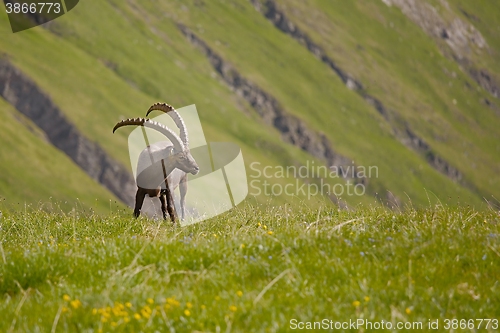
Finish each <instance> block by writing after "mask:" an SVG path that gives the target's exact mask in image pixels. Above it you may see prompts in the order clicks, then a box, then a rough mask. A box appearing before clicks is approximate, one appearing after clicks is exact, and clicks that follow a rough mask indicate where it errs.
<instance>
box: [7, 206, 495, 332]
mask: <svg viewBox="0 0 500 333" xmlns="http://www.w3.org/2000/svg"><path fill="white" fill-rule="evenodd" d="M128 213H129V212H128V211H127V212H124V211H123V210H120V209H115V208H113V207H111V211H110V212H109V213H108V214H106V215H102V216H100V215H96V214H95V213H92V212H91V211H84V210H81V211H78V210H74V211H73V212H72V213H66V214H65V213H62V212H57V211H55V210H54V211H53V212H46V211H43V210H40V209H38V208H33V207H27V208H26V209H25V211H23V212H17V213H9V212H5V211H4V213H3V215H2V217H1V219H0V245H1V247H0V255H1V257H0V294H1V295H2V301H1V302H0V318H2V320H1V321H0V331H2V332H169V331H170V332H287V331H291V330H293V329H292V328H293V327H292V326H291V325H292V320H294V319H295V320H296V322H293V323H297V322H308V321H309V322H312V321H321V320H323V319H325V318H326V319H329V320H333V321H336V322H337V321H338V322H345V321H349V320H354V321H355V320H358V319H365V320H369V321H372V322H380V321H382V320H384V321H385V322H387V321H389V322H391V323H393V324H394V325H396V324H397V323H398V322H399V323H416V322H421V323H423V325H424V326H423V330H420V331H428V330H429V329H428V328H427V326H425V325H427V324H428V321H429V320H434V321H435V320H439V325H440V327H441V328H440V329H439V330H438V331H449V330H445V329H444V323H445V322H444V320H445V319H454V318H455V319H458V320H461V319H479V318H483V319H487V318H490V319H493V318H496V319H498V318H499V314H500V308H499V304H500V292H499V288H500V286H499V283H498V280H499V277H500V272H499V270H498V267H499V265H500V213H499V212H498V211H495V210H493V209H490V210H487V211H476V210H474V209H473V208H471V207H469V206H466V205H463V206H462V207H459V208H450V207H448V206H447V205H436V206H432V207H428V208H421V209H414V208H412V207H406V208H405V209H404V210H403V211H401V212H396V211H391V210H388V209H386V208H382V207H380V206H378V207H375V206H373V207H369V206H364V207H358V209H357V210H353V211H346V210H338V209H337V208H334V207H332V206H331V205H330V206H328V205H324V206H322V207H320V208H319V209H310V208H308V207H307V206H306V204H305V203H304V202H302V203H301V202H297V203H295V205H289V204H287V205H282V206H271V205H269V206H261V205H259V204H250V203H249V200H247V201H246V202H245V203H244V204H242V205H240V206H239V207H238V208H236V209H233V210H232V211H230V212H228V213H226V214H224V215H221V216H219V217H216V218H214V219H211V220H208V221H205V222H202V223H198V224H195V225H191V226H187V227H176V226H172V225H170V223H165V222H163V221H157V220H151V219H145V218H140V219H137V220H136V219H133V218H131V217H130V216H129V214H128ZM484 328H485V324H484V323H483V328H482V329H481V330H479V331H481V332H483V331H484V332H494V331H496V330H495V329H493V326H492V324H491V325H490V326H489V329H486V330H485V329H484ZM344 331H352V332H354V331H364V330H363V329H362V328H358V329H352V328H347V329H345V330H344ZM366 331H370V329H368V330H366ZM386 331H391V330H386ZM392 331H397V330H392ZM455 331H456V332H458V331H464V332H465V331H472V330H470V329H466V330H455Z"/></svg>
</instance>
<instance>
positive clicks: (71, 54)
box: [0, 0, 500, 212]
mask: <svg viewBox="0 0 500 333" xmlns="http://www.w3.org/2000/svg"><path fill="white" fill-rule="evenodd" d="M24 19H25V20H27V21H30V20H31V21H33V20H35V21H36V20H37V17H36V15H27V16H26V17H25V18H24ZM499 60H500V2H497V1H487V0H483V1H474V2H472V1H468V0H418V1H417V0H370V1H368V0H364V1H361V0H353V1H343V0H328V1H326V0H323V1H321V0H307V1H302V0H301V1H299V0H297V1H296V0H289V1H284V0H272V1H265V0H262V1H260V0H238V1H223V0H214V1H204V0H195V1H139V0H128V1H121V0H109V1H90V0H87V1H80V2H79V4H78V5H77V6H76V7H74V8H73V9H72V10H71V11H70V12H68V13H67V14H65V15H63V16H61V17H59V18H57V19H55V20H53V21H50V22H48V23H45V24H43V25H41V26H38V27H35V28H32V29H29V30H25V31H22V32H18V33H15V34H14V33H12V30H11V27H10V25H9V20H8V17H7V14H6V13H5V11H4V10H3V7H2V10H1V11H0V119H1V121H0V200H3V202H4V203H3V205H7V206H10V207H24V205H25V204H32V205H36V206H40V207H49V206H51V205H54V204H56V205H58V206H60V207H61V209H63V210H69V209H72V208H74V207H83V208H84V209H86V208H92V209H94V210H96V211H99V212H109V210H110V209H112V208H110V205H111V206H113V207H119V208H120V209H124V208H125V207H126V206H130V205H132V204H133V196H134V193H135V183H134V179H133V177H132V172H131V170H132V168H131V166H130V160H129V156H128V148H127V136H128V134H129V131H127V130H120V131H118V132H117V133H115V134H112V128H113V126H114V125H115V124H116V123H117V122H118V121H120V120H122V119H124V118H129V117H143V116H145V114H146V111H147V109H148V108H149V106H150V105H151V104H153V103H155V102H158V101H161V102H167V103H169V104H171V105H173V106H174V107H176V108H181V107H183V106H187V105H192V104H196V107H197V110H198V113H199V115H200V118H201V122H202V125H203V130H204V132H205V135H206V139H207V141H224V142H233V143H236V144H238V145H239V146H240V147H241V149H242V152H243V157H244V161H245V165H246V168H247V177H248V180H249V182H250V181H252V180H254V181H255V182H254V183H253V184H252V186H251V187H250V188H249V192H250V194H249V196H248V198H247V201H250V202H257V203H262V204H266V205H267V204H282V203H285V202H292V201H294V200H299V201H301V202H303V203H305V204H307V205H316V204H318V203H324V202H332V203H333V204H337V205H339V206H340V207H356V205H359V204H376V205H386V206H389V207H405V205H413V206H425V205H429V203H436V202H441V203H442V204H448V205H456V204H459V203H460V204H468V205H471V206H475V207H477V208H480V207H487V206H488V205H493V206H498V204H499V202H500V201H499V200H500V176H499V174H500V100H499V97H500V61H499ZM252 163H254V164H252ZM266 166H269V167H270V168H268V169H266V170H268V174H267V175H266V174H264V173H263V169H264V168H265V167H266ZM318 166H323V167H327V168H329V170H336V171H337V172H336V175H333V174H325V173H324V172H323V173H321V172H320V173H319V174H318V173H317V172H315V170H316V171H317V170H318ZM280 167H282V168H287V167H294V168H300V167H305V168H307V169H309V170H310V171H311V172H309V173H308V174H307V177H300V176H299V177H297V176H296V175H295V176H293V175H290V174H288V175H287V174H285V175H282V174H276V172H277V171H279V170H280V169H279V168H280ZM369 167H375V168H376V171H377V173H376V174H375V172H372V173H371V174H368V170H369ZM321 170H324V169H321ZM372 170H374V169H372ZM266 182H267V183H266ZM265 184H268V185H265ZM287 184H292V185H293V186H291V187H289V188H288V189H289V193H290V192H291V193H293V195H287V194H284V193H281V192H280V191H279V189H280V188H281V189H283V188H284V187H285V186H286V185H287ZM301 184H305V186H306V188H308V189H309V188H311V185H312V184H316V185H318V186H319V187H321V186H323V185H324V184H329V185H328V186H326V187H323V189H325V188H326V189H328V188H329V189H332V188H334V186H335V185H338V187H336V189H338V190H339V191H340V189H341V188H343V189H344V192H343V193H340V192H337V193H332V191H328V190H322V191H320V192H319V193H318V194H317V195H314V196H313V197H310V195H309V193H307V192H303V191H301V190H299V187H300V185H301ZM269 185H271V186H272V185H276V186H275V187H274V188H273V189H274V190H272V188H271V187H269ZM349 185H351V186H353V185H359V187H358V188H363V190H364V191H363V193H362V195H358V194H359V191H358V194H353V195H349V194H348V193H347V186H349ZM265 186H267V192H266V191H264V190H265ZM257 188H260V189H261V190H262V191H258V190H257ZM207 195H210V194H207ZM157 204H159V203H157Z"/></svg>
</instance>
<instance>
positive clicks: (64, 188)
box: [0, 98, 122, 213]
mask: <svg viewBox="0 0 500 333" xmlns="http://www.w3.org/2000/svg"><path fill="white" fill-rule="evenodd" d="M0 118H1V119H2V121H0V133H1V134H0V138H1V140H2V148H1V149H0V161H2V162H1V163H0V172H1V177H0V189H1V191H0V201H5V202H4V206H8V207H9V208H10V209H13V210H14V211H19V210H24V207H25V205H26V203H30V202H32V203H34V204H35V205H36V206H37V207H40V208H42V207H43V208H46V209H49V210H50V209H51V208H52V206H53V204H54V203H55V202H57V207H58V208H60V209H62V210H64V211H70V210H72V209H77V210H79V209H93V210H95V211H96V212H98V213H105V212H108V211H109V205H110V200H112V198H111V197H110V196H109V193H107V191H106V190H105V189H104V188H102V187H101V186H99V184H98V183H97V182H95V181H94V180H92V179H91V178H90V177H89V176H88V175H87V174H86V173H85V172H83V171H82V170H81V169H80V168H79V167H78V166H77V165H75V164H74V163H73V161H71V160H70V159H69V157H67V156H66V155H64V154H63V153H62V152H61V151H59V150H57V149H56V148H54V147H53V146H52V145H51V144H49V143H48V142H47V139H46V137H45V136H44V135H43V133H41V131H40V130H39V129H38V127H36V125H34V124H33V123H31V122H30V121H29V120H28V119H26V118H25V117H23V116H22V115H20V114H19V113H17V112H16V111H15V110H14V109H13V108H12V107H11V106H10V105H8V104H7V103H6V102H5V100H3V99H2V98H0ZM82 188H84V189H85V191H82ZM54 189H58V191H54ZM112 204H113V206H115V205H116V201H114V200H112ZM118 205H119V206H120V207H122V204H121V203H118Z"/></svg>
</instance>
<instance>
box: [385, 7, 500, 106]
mask: <svg viewBox="0 0 500 333" xmlns="http://www.w3.org/2000/svg"><path fill="white" fill-rule="evenodd" d="M382 1H383V2H384V3H385V4H387V5H388V6H392V5H394V6H397V7H398V8H400V9H401V11H402V12H403V14H405V15H406V16H407V17H408V18H409V19H410V20H411V21H413V22H414V23H415V24H416V25H418V26H419V27H420V28H421V29H422V30H423V31H424V32H425V33H426V34H427V35H429V36H430V37H432V38H434V39H435V40H437V41H441V42H444V43H445V44H446V45H448V46H449V48H450V50H451V55H450V54H449V52H444V53H445V55H446V54H447V55H448V56H451V58H452V59H453V60H455V61H457V62H458V63H459V64H460V65H461V66H463V67H464V68H465V69H466V70H467V72H468V73H469V76H470V77H471V78H472V79H473V80H474V81H476V82H477V84H479V85H480V86H481V87H482V88H483V89H485V90H486V91H488V92H489V93H490V94H491V95H493V96H494V97H496V98H499V97H500V89H499V86H500V84H499V83H498V79H497V78H494V77H493V76H492V75H491V74H490V73H489V72H488V71H487V70H486V69H484V68H483V69H478V68H475V67H474V64H472V63H471V62H470V61H469V58H470V55H471V53H472V50H473V49H474V48H478V49H487V48H488V44H487V43H486V40H485V39H484V37H483V35H481V32H479V30H477V29H476V28H475V27H474V25H472V24H470V23H466V22H464V21H463V20H462V19H460V18H459V17H458V16H457V15H455V14H454V13H453V12H452V11H451V9H450V5H449V4H448V2H446V0H441V3H442V4H443V8H445V10H446V11H447V12H448V13H447V14H448V17H451V18H449V19H448V20H445V19H444V18H443V17H442V16H441V15H440V14H439V12H438V11H437V10H436V8H434V7H433V6H432V5H430V4H429V3H427V2H425V1H421V0H382ZM460 11H461V12H462V14H464V15H465V17H467V18H468V19H469V20H471V21H476V20H477V18H476V17H475V16H473V15H471V14H469V13H467V12H465V11H464V10H463V9H461V10H460Z"/></svg>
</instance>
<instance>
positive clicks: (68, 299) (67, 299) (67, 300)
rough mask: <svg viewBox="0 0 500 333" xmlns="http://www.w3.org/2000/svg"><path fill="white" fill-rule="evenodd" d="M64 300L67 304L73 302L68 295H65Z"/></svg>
mask: <svg viewBox="0 0 500 333" xmlns="http://www.w3.org/2000/svg"><path fill="white" fill-rule="evenodd" d="M63 300H65V301H66V302H69V301H71V297H69V295H66V294H65V295H64V296H63Z"/></svg>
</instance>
